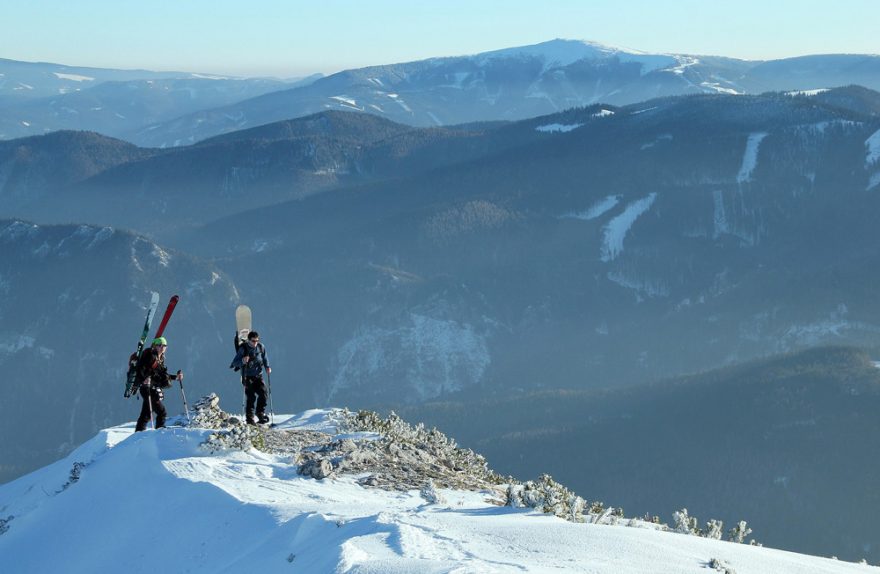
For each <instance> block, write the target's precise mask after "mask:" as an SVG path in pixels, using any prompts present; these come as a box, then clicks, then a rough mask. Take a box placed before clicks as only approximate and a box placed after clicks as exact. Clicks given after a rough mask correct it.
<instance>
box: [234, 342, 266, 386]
mask: <svg viewBox="0 0 880 574" xmlns="http://www.w3.org/2000/svg"><path fill="white" fill-rule="evenodd" d="M245 356H247V357H249V359H248V362H247V364H245V363H244V361H243V360H242V359H244V357H245ZM268 366H269V359H268V358H267V357H266V347H264V346H263V343H257V346H256V347H251V346H250V344H248V342H247V341H244V342H242V344H241V345H239V347H238V352H237V353H235V358H234V359H232V367H233V368H238V369H243V370H244V376H245V377H262V376H263V367H268Z"/></svg>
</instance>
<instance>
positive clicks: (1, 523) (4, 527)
mask: <svg viewBox="0 0 880 574" xmlns="http://www.w3.org/2000/svg"><path fill="white" fill-rule="evenodd" d="M13 518H15V517H14V516H12V515H9V516H8V517H6V518H0V534H5V533H6V532H7V531H8V530H9V523H10V522H12V519H13Z"/></svg>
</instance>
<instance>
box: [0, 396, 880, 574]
mask: <svg viewBox="0 0 880 574" xmlns="http://www.w3.org/2000/svg"><path fill="white" fill-rule="evenodd" d="M337 417H338V411H330V410H324V411H320V410H316V411H307V412H306V413H302V414H300V415H295V416H293V417H289V416H279V417H278V420H279V422H281V425H279V427H278V428H279V429H283V430H280V431H277V432H282V433H284V432H286V433H292V434H290V435H289V436H297V433H303V435H304V436H309V437H315V436H319V435H320V433H326V434H327V439H328V440H334V439H336V440H337V442H338V441H340V440H341V441H342V443H344V442H345V440H344V436H345V435H339V434H336V433H338V430H339V429H338V427H337V420H338V418H337ZM132 426H133V425H132V424H126V425H121V426H119V427H114V428H111V429H107V430H104V431H101V433H99V434H98V435H97V436H96V437H95V438H93V439H92V440H91V441H89V442H87V443H85V444H84V445H83V446H81V447H80V448H79V449H77V450H76V451H74V452H73V453H72V454H71V455H70V456H68V457H67V458H65V459H64V460H62V461H59V462H57V463H55V464H53V465H50V466H48V467H45V468H43V469H41V470H39V471H36V472H34V473H31V474H29V475H27V476H24V477H22V478H20V479H18V480H16V481H13V482H11V483H8V484H6V485H3V486H0V509H2V512H0V557H2V563H3V567H4V571H6V572H17V573H25V572H65V573H71V574H76V573H80V572H82V573H86V572H148V571H154V570H155V564H154V563H152V562H151V561H150V560H147V559H146V558H145V554H144V552H143V551H141V552H139V551H133V549H138V548H143V546H144V544H145V542H144V536H145V532H149V531H150V530H149V528H148V526H149V525H145V526H144V527H138V522H137V517H150V516H161V517H165V519H164V520H162V521H161V524H160V525H159V526H158V527H157V530H154V532H156V534H157V536H158V538H157V540H156V541H154V542H153V543H151V544H150V548H151V549H154V550H156V551H157V552H161V561H162V564H163V565H164V568H165V570H166V571H177V572H192V573H233V572H234V573H240V572H260V573H261V574H273V573H282V572H283V573H288V572H293V571H297V572H300V571H305V572H315V573H324V572H327V573H330V572H338V573H343V574H347V573H350V574H355V573H379V572H381V573H391V574H394V573H401V574H403V573H406V574H422V573H424V574H428V573H432V574H442V573H464V572H474V573H477V572H480V573H482V572H497V573H514V572H516V573H520V572H562V573H564V572H571V573H575V572H577V573H582V572H593V573H595V574H612V573H613V574H621V573H625V574H636V573H639V574H642V573H645V572H680V573H684V574H704V573H705V572H707V568H711V567H714V566H713V565H716V564H717V565H724V566H725V567H727V568H729V570H728V571H737V572H741V573H742V572H748V573H751V574H795V573H797V574H810V573H817V574H818V573H820V572H821V573H827V574H844V573H850V572H876V571H877V569H873V568H870V567H868V566H865V565H857V564H849V563H844V562H838V561H834V560H828V559H823V558H816V557H810V556H805V555H799V554H793V553H790V552H782V551H778V550H773V549H769V548H759V547H754V546H748V545H744V544H735V543H731V542H724V541H720V540H711V539H706V538H698V537H695V536H687V535H682V534H677V533H673V532H664V531H661V529H659V528H658V527H657V526H656V525H652V524H647V523H643V522H640V521H630V522H628V523H627V524H626V525H625V524H624V523H623V522H621V523H619V524H617V525H612V524H601V523H596V522H595V521H590V522H587V523H573V522H568V521H565V520H561V519H559V518H557V517H554V516H551V515H548V514H543V513H540V512H535V511H531V510H525V509H517V508H511V507H505V506H499V504H500V502H501V499H500V498H499V491H498V490H483V491H464V490H455V489H446V488H442V489H435V490H433V491H423V492H419V491H417V490H410V491H407V492H400V491H397V492H394V491H389V490H384V489H378V488H369V487H365V486H361V485H360V484H358V482H357V480H356V477H353V476H341V477H335V478H333V477H327V478H323V479H315V478H311V477H308V476H305V475H302V474H299V473H298V472H297V469H296V467H297V461H296V460H295V459H293V458H292V457H290V456H286V455H273V454H269V453H267V452H262V451H258V450H255V449H253V448H245V449H244V450H239V449H231V450H221V451H215V452H211V451H210V450H209V449H205V448H202V447H201V446H200V445H201V444H202V443H204V442H205V440H206V438H207V437H208V436H210V434H211V433H212V431H211V430H208V429H200V428H182V427H181V428H169V429H164V430H160V431H147V432H144V433H137V434H134V433H133V432H132ZM273 432H276V431H268V432H267V433H265V435H266V436H268V435H269V434H271V433H273ZM334 444H336V443H334ZM72 517H75V518H76V523H77V524H78V525H79V526H78V528H77V531H76V532H72V531H71V518H72ZM159 535H160V536H159ZM111 540H112V541H113V542H112V543H109V544H108V541H111Z"/></svg>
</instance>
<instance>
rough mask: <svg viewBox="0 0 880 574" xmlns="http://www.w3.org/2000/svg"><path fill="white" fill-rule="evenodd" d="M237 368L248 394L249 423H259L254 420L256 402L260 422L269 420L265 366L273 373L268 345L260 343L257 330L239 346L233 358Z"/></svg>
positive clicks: (247, 414) (269, 372) (249, 334)
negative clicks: (267, 353) (267, 414)
mask: <svg viewBox="0 0 880 574" xmlns="http://www.w3.org/2000/svg"><path fill="white" fill-rule="evenodd" d="M232 367H233V368H234V369H235V370H238V369H241V371H242V375H241V383H242V384H243V385H244V394H245V395H246V396H247V406H246V407H245V418H246V419H247V423H248V424H249V425H253V424H257V423H256V421H254V402H256V407H257V420H258V421H259V422H260V423H267V422H269V417H268V416H266V395H267V394H268V389H267V388H266V383H265V382H263V368H264V367H265V368H266V373H268V374H271V373H272V368H271V367H269V361H268V359H267V358H266V347H264V346H263V344H262V343H260V335H259V333H257V332H256V331H251V332H250V333H248V336H247V341H246V342H244V343H241V344H240V345H239V346H238V351H237V352H236V353H235V358H234V359H233V360H232Z"/></svg>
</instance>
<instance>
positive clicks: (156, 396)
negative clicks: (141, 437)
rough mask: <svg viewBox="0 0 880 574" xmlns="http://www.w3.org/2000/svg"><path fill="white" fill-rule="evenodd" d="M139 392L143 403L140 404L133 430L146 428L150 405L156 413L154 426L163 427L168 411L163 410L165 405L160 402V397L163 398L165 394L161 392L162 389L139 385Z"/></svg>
mask: <svg viewBox="0 0 880 574" xmlns="http://www.w3.org/2000/svg"><path fill="white" fill-rule="evenodd" d="M139 392H140V394H141V399H142V400H143V404H142V405H141V416H139V417H138V420H137V426H136V427H135V428H134V432H139V431H142V430H146V428H147V425H148V424H149V423H150V407H151V406H152V412H153V414H155V415H156V428H157V429H159V428H162V427H164V426H165V417H166V416H167V414H168V413H167V411H166V410H165V405H164V404H162V399H164V398H165V394H164V393H163V392H162V389H157V388H156V387H151V386H147V385H141V388H140V390H139Z"/></svg>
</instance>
